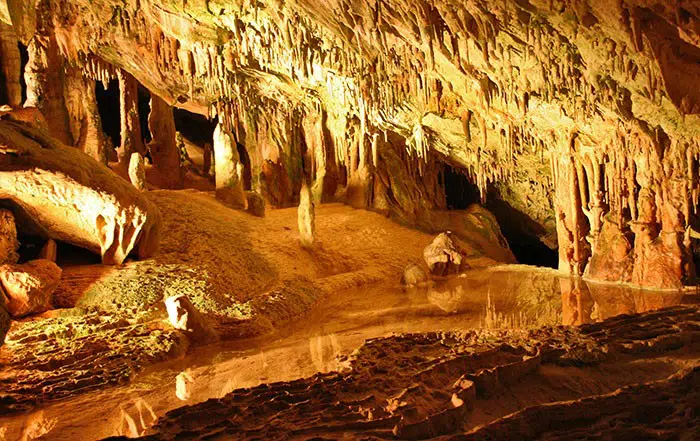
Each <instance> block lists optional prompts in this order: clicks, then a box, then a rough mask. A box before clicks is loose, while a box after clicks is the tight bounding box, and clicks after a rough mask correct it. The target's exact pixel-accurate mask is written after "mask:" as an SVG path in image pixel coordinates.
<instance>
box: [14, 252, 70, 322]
mask: <svg viewBox="0 0 700 441" xmlns="http://www.w3.org/2000/svg"><path fill="white" fill-rule="evenodd" d="M61 273H62V271H61V268H59V267H58V266H57V265H56V264H55V263H53V262H52V261H50V260H33V261H31V262H28V263H25V264H22V265H9V264H6V265H2V266H0V284H1V285H2V288H3V290H4V292H5V296H6V297H7V311H8V312H9V313H10V315H12V316H13V317H24V316H26V315H29V314H37V313H40V312H44V311H47V310H48V309H50V308H51V295H52V294H53V292H54V291H55V290H56V287H57V286H58V282H59V281H60V280H61Z"/></svg>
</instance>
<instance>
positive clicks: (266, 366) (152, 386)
mask: <svg viewBox="0 0 700 441" xmlns="http://www.w3.org/2000/svg"><path fill="white" fill-rule="evenodd" d="M695 302H697V298H696V297H695V296H692V295H684V294H683V293H680V292H651V291H641V290H635V289H630V288H621V287H618V286H610V285H599V284H591V283H586V282H584V281H581V280H572V279H568V278H563V277H560V276H558V275H557V274H556V273H554V272H552V271H545V270H533V269H531V268H519V267H502V268H493V269H489V270H480V271H471V272H469V273H468V274H467V276H466V277H463V278H456V279H452V280H449V281H445V282H442V283H436V284H435V285H433V286H431V287H426V288H422V289H412V290H404V289H402V288H401V287H399V286H395V285H391V286H387V285H376V286H368V287H362V288H357V289H353V290H348V291H342V292H338V293H335V294H333V295H332V296H330V297H329V298H327V299H324V300H323V301H321V302H319V304H318V305H317V306H316V307H315V308H314V309H313V310H312V311H311V312H310V313H309V314H308V315H307V316H305V317H304V319H303V320H297V321H296V322H295V323H292V324H290V325H289V326H287V327H285V328H284V329H280V330H279V332H278V334H276V335H274V336H267V337H264V338H259V339H254V340H248V341H238V342H230V343H223V344H219V345H216V346H209V347H202V348H195V349H194V350H193V351H192V352H191V353H190V354H189V356H188V357H187V358H186V359H184V360H177V361H172V362H169V363H166V364H163V365H159V366H156V367H153V368H152V369H151V370H150V371H149V372H148V373H145V374H142V375H141V376H139V377H137V378H136V379H135V381H133V382H132V383H131V384H130V385H128V386H124V387H118V388H114V389H106V390H104V391H96V392H94V393H90V394H86V395H83V396H80V397H77V398H74V399H72V400H65V401H62V402H58V403H56V404H53V405H49V406H46V407H45V409H44V410H43V411H40V412H36V413H34V414H31V415H29V416H27V415H15V416H12V417H10V418H3V417H2V416H0V441H5V440H4V439H3V437H4V438H5V439H6V440H13V441H14V440H16V439H26V440H31V439H35V438H36V437H37V436H42V435H39V434H40V433H43V435H46V434H47V433H49V432H50V433H49V434H48V435H46V436H44V439H51V440H55V441H60V440H68V441H74V440H76V439H86V440H88V439H101V438H106V437H108V436H112V435H128V436H139V435H141V434H144V433H147V431H148V428H150V427H152V425H153V423H154V422H155V421H156V419H157V417H158V416H161V415H163V414H164V413H165V412H167V411H169V410H172V409H174V408H177V407H180V406H182V405H184V404H188V405H189V404H195V403H198V402H201V401H204V400H207V399H209V398H220V397H223V396H224V395H226V394H227V393H229V392H231V391H233V390H235V389H238V388H245V387H252V386H256V385H258V384H260V383H266V382H276V381H290V380H294V379H297V378H302V377H307V376H310V375H313V374H314V373H316V372H328V371H333V370H340V369H342V368H344V367H346V365H345V364H344V363H345V362H344V361H342V360H343V357H341V356H344V355H348V354H350V353H351V352H352V351H354V350H355V349H356V348H358V347H359V346H360V345H361V344H362V343H363V342H364V341H365V340H367V339H370V338H376V337H382V336H388V335H391V334H394V333H407V332H430V331H440V330H464V329H470V328H478V327H485V328H530V327H539V326H544V325H550V326H551V325H559V324H564V325H578V324H581V323H589V322H594V321H599V320H604V319H606V318H608V317H612V316H615V315H618V314H629V313H634V312H644V311H649V310H652V309H656V308H661V307H665V306H671V305H676V304H679V303H695ZM96 402H99V403H100V406H95V405H94V403H96ZM185 402H186V403H185ZM3 427H5V428H6V429H5V432H3V429H2V428H3Z"/></svg>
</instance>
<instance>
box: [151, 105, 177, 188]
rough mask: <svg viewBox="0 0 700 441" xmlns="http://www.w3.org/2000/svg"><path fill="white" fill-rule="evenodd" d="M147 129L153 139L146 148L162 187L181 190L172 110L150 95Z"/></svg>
mask: <svg viewBox="0 0 700 441" xmlns="http://www.w3.org/2000/svg"><path fill="white" fill-rule="evenodd" d="M148 128H149V130H150V131H151V136H152V137H153V140H152V141H151V143H150V144H149V146H148V148H149V150H150V152H151V159H152V160H153V166H154V167H155V168H156V170H157V171H158V174H159V175H160V179H161V183H162V185H163V186H164V187H165V188H171V189H176V188H182V184H183V173H182V169H181V168H180V152H179V151H178V149H177V145H176V143H175V119H174V117H173V108H172V106H170V105H168V103H166V102H165V101H164V100H163V99H162V98H161V97H159V96H157V95H151V113H150V114H149V115H148Z"/></svg>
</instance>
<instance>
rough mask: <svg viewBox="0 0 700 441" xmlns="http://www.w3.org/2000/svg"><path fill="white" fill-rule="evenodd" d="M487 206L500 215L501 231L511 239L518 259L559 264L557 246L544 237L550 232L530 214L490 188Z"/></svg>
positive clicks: (509, 241)
mask: <svg viewBox="0 0 700 441" xmlns="http://www.w3.org/2000/svg"><path fill="white" fill-rule="evenodd" d="M486 208H487V209H488V210H489V211H490V212H491V213H493V214H494V216H496V220H497V221H498V224H499V226H500V227H501V232H502V233H503V236H504V237H505V238H506V240H507V241H508V244H509V245H510V249H511V251H513V254H514V255H515V258H516V259H517V261H518V263H522V264H524V265H535V266H543V267H549V268H557V267H558V266H559V254H558V252H557V250H556V249H552V248H550V247H548V246H547V245H545V244H544V243H543V242H542V241H541V240H540V237H543V236H545V235H546V234H547V232H546V231H545V230H544V228H542V226H541V225H540V224H538V223H537V222H535V221H534V220H532V219H531V218H530V217H529V216H528V215H527V214H525V213H523V212H522V211H519V210H518V209H516V208H514V207H512V206H511V205H510V204H508V203H507V202H505V201H502V200H501V199H499V198H498V194H497V192H494V191H490V192H489V195H488V199H487V202H486Z"/></svg>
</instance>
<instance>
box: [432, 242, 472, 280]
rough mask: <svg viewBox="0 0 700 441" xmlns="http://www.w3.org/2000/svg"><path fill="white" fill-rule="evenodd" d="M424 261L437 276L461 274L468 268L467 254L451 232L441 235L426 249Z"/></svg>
mask: <svg viewBox="0 0 700 441" xmlns="http://www.w3.org/2000/svg"><path fill="white" fill-rule="evenodd" d="M423 259H424V260H425V263H426V264H427V265H428V268H430V272H431V273H432V274H433V275H435V276H449V275H454V274H459V273H460V272H461V271H464V270H466V269H467V268H468V265H467V263H466V252H465V251H464V250H463V249H462V247H461V245H460V244H459V240H458V239H457V238H456V237H455V236H454V235H453V234H452V232H450V231H447V232H445V233H440V234H439V235H438V236H437V237H436V238H435V239H434V240H433V242H432V243H431V244H430V245H428V246H427V247H425V250H423Z"/></svg>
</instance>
